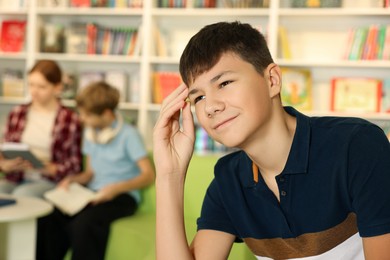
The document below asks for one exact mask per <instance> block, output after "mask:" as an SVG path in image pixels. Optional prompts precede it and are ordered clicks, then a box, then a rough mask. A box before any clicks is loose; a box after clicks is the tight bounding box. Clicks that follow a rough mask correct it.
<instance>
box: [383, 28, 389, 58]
mask: <svg viewBox="0 0 390 260" xmlns="http://www.w3.org/2000/svg"><path fill="white" fill-rule="evenodd" d="M382 52H383V53H382V60H390V24H388V25H387V26H386V33H385V40H384V44H383V51H382Z"/></svg>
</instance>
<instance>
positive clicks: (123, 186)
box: [115, 173, 154, 194]
mask: <svg viewBox="0 0 390 260" xmlns="http://www.w3.org/2000/svg"><path fill="white" fill-rule="evenodd" d="M153 181H154V175H153V173H141V174H140V175H138V176H137V177H135V178H132V179H130V180H126V181H121V182H117V183H116V184H115V190H116V193H117V194H120V193H124V192H128V191H131V190H138V189H142V188H144V187H146V186H148V185H150V184H152V183H153Z"/></svg>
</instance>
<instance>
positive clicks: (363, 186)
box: [154, 22, 390, 260]
mask: <svg viewBox="0 0 390 260" xmlns="http://www.w3.org/2000/svg"><path fill="white" fill-rule="evenodd" d="M180 72H181V76H182V78H183V82H184V84H183V85H181V86H179V87H178V88H177V89H176V90H175V91H174V92H173V93H172V94H171V95H170V96H168V97H167V98H166V99H165V100H164V102H163V104H162V108H161V113H160V116H159V118H158V120H157V123H156V125H155V129H154V160H155V165H156V171H157V175H156V176H157V177H156V191H157V258H158V259H180V260H185V259H213V260H215V259H226V258H227V257H228V255H229V252H230V249H231V247H232V244H233V242H235V241H244V242H245V243H246V244H247V246H248V247H249V248H250V249H251V251H252V252H253V254H254V255H255V256H256V257H257V258H258V259H310V260H313V259H322V260H325V259H326V260H329V259H332V260H334V259H343V260H346V259H364V258H365V259H369V260H374V259H378V260H379V259H380V260H385V259H390V189H389V187H390V145H389V141H388V139H387V138H386V136H385V135H384V133H383V131H382V130H381V129H380V128H379V127H377V126H375V125H373V124H371V123H369V122H367V121H365V120H362V119H358V118H341V117H322V118H320V117H312V118H311V117H307V116H305V115H303V114H301V113H299V112H298V111H296V110H295V109H293V108H291V107H283V106H282V103H281V98H280V90H281V85H282V75H281V72H280V68H279V67H278V66H277V65H276V64H275V63H274V62H273V60H272V57H271V55H270V53H269V50H268V48H267V45H266V41H265V39H264V37H263V36H262V35H261V34H260V33H259V32H258V31H257V30H255V29H253V28H252V27H251V26H250V25H248V24H241V23H239V22H233V23H225V22H222V23H216V24H212V25H208V26H206V27H204V28H203V29H202V30H200V31H199V32H198V33H197V34H196V35H195V36H194V37H192V39H191V40H190V42H189V43H188V45H187V46H186V48H185V50H184V52H183V54H182V56H181V60H180ZM187 98H188V99H189V101H190V102H191V104H192V105H194V106H195V112H196V116H197V119H198V121H199V123H200V124H201V125H202V127H203V128H204V129H205V130H206V131H207V133H208V134H209V135H210V136H211V137H212V138H213V139H215V140H216V141H218V142H220V143H222V144H224V145H226V146H228V147H238V148H240V151H237V152H234V153H231V154H229V155H226V156H224V157H222V158H221V159H220V160H219V161H218V162H217V164H216V166H215V170H214V171H215V172H214V174H215V177H214V180H213V181H212V182H211V184H210V186H209V188H208V190H207V193H206V195H205V198H204V202H203V207H202V211H201V215H200V218H199V219H198V232H197V234H196V236H195V238H194V239H193V241H192V243H191V245H190V246H188V243H187V240H186V235H185V228H184V222H183V189H184V182H185V176H186V171H187V167H188V164H189V161H190V158H191V156H192V152H193V147H194V139H195V137H194V123H193V118H192V114H191V110H190V105H189V104H188V102H186V101H187V100H186V99H187ZM180 113H181V117H182V122H181V123H180V122H179V119H180Z"/></svg>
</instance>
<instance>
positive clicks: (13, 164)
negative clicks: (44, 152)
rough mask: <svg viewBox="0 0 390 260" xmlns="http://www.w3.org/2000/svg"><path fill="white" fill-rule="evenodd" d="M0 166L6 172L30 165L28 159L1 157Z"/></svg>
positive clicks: (26, 167) (24, 168)
mask: <svg viewBox="0 0 390 260" xmlns="http://www.w3.org/2000/svg"><path fill="white" fill-rule="evenodd" d="M0 166H1V167H0V168H1V170H2V171H3V172H5V173H6V174H7V173H9V172H13V171H24V170H27V169H30V168H31V167H32V166H31V163H30V162H29V161H26V160H23V159H22V158H20V157H18V158H15V159H4V158H2V159H1V160H0Z"/></svg>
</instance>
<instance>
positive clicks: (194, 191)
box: [106, 156, 255, 260]
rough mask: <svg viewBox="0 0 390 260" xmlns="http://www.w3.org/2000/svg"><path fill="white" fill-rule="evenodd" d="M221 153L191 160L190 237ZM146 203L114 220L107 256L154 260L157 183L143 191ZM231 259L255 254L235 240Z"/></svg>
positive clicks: (187, 192)
mask: <svg viewBox="0 0 390 260" xmlns="http://www.w3.org/2000/svg"><path fill="white" fill-rule="evenodd" d="M217 159H218V157H216V156H194V157H193V158H192V160H191V163H190V166H189V169H188V173H187V178H186V186H185V198H184V200H185V202H184V204H185V207H184V210H185V225H186V232H187V237H188V241H191V240H192V238H193V237H194V235H195V233H196V219H197V218H198V217H199V214H200V209H201V206H202V201H203V197H204V194H205V192H206V189H207V187H208V185H209V183H210V182H211V180H212V178H213V169H214V165H215V163H216V161H217ZM142 198H143V200H142V203H141V205H140V208H139V210H138V211H137V213H136V214H135V215H133V216H131V217H126V218H122V219H119V220H117V221H115V222H114V223H112V225H111V233H110V237H109V241H108V245H107V252H106V259H107V260H130V259H136V260H154V259H156V256H155V253H156V251H155V229H156V226H155V218H156V217H155V213H156V212H155V209H156V207H155V206H156V200H155V187H154V185H152V186H150V187H148V188H146V189H144V190H143V191H142ZM229 259H232V260H233V259H234V260H252V259H255V257H254V256H253V254H252V253H251V252H250V251H249V249H247V247H246V246H245V244H243V243H235V244H234V246H233V249H232V251H231V254H230V256H229Z"/></svg>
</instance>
